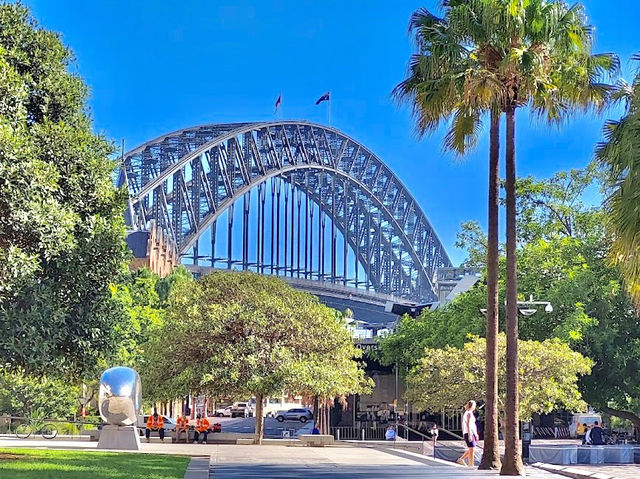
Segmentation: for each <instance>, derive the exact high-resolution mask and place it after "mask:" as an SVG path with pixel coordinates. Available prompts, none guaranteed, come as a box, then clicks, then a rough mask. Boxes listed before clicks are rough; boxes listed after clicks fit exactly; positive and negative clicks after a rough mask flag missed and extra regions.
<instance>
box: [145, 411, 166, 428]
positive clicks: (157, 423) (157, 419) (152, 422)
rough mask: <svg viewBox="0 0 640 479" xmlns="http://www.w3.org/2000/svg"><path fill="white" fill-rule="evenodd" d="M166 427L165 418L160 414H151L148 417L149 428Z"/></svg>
mask: <svg viewBox="0 0 640 479" xmlns="http://www.w3.org/2000/svg"><path fill="white" fill-rule="evenodd" d="M163 428H164V418H163V417H162V416H161V415H160V414H158V416H154V415H153V414H152V415H151V416H149V419H147V429H163Z"/></svg>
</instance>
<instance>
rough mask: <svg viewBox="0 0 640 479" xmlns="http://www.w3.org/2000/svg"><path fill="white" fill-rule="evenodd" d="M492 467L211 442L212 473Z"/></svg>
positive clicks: (353, 450)
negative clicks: (214, 443) (216, 444)
mask: <svg viewBox="0 0 640 479" xmlns="http://www.w3.org/2000/svg"><path fill="white" fill-rule="evenodd" d="M527 472H528V477H530V478H534V479H556V478H560V477H562V476H559V475H556V474H551V473H547V472H544V471H540V470H538V469H534V468H528V470H527ZM497 476H498V474H497V473H496V472H486V471H477V470H474V469H469V468H465V467H461V466H457V465H453V464H452V465H449V464H445V463H442V462H440V461H434V460H432V459H428V458H426V457H423V456H419V455H418V454H412V453H407V452H400V451H397V452H396V451H392V450H385V451H383V450H380V449H372V448H361V447H348V446H347V447H340V446H334V447H325V448H311V447H286V446H263V447H255V446H226V445H220V446H217V447H215V451H214V452H213V454H212V455H211V472H210V473H209V478H210V479H241V478H251V479H258V478H282V479H294V478H295V479H300V478H304V479H320V478H329V479H343V478H344V479H352V478H366V479H377V478H380V479H382V478H385V479H388V478H394V479H395V478H422V479H424V478H443V479H482V478H489V477H497Z"/></svg>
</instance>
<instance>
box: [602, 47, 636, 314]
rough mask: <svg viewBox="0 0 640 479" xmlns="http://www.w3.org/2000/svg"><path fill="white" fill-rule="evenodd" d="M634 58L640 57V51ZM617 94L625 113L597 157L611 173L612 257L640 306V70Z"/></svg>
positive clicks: (608, 129)
mask: <svg viewBox="0 0 640 479" xmlns="http://www.w3.org/2000/svg"><path fill="white" fill-rule="evenodd" d="M633 58H634V60H635V61H640V54H637V55H634V57H633ZM615 97H616V98H617V99H619V100H623V101H625V102H626V105H625V106H626V108H625V114H624V116H623V117H622V118H621V119H620V120H618V121H614V120H611V121H608V122H607V123H606V124H605V128H604V141H603V142H602V143H600V144H599V145H598V148H597V157H598V159H599V160H600V162H601V163H602V164H603V165H605V166H606V168H607V170H608V176H609V178H608V183H609V184H608V189H609V190H610V191H609V195H608V201H607V209H608V213H609V218H610V220H609V224H610V227H611V230H612V232H613V234H614V242H613V246H612V257H613V260H614V262H615V263H616V264H618V265H619V266H620V268H621V269H622V271H623V273H624V275H625V277H626V280H627V288H628V290H629V292H630V293H631V297H632V299H633V301H634V302H635V304H636V306H637V307H638V308H639V309H640V210H639V209H638V194H639V193H638V192H640V160H639V158H640V154H639V152H640V136H639V135H638V130H639V129H640V74H638V75H636V77H635V79H634V81H633V83H632V84H631V85H629V84H627V83H625V82H624V81H622V82H620V83H619V85H618V87H617V90H616V92H615Z"/></svg>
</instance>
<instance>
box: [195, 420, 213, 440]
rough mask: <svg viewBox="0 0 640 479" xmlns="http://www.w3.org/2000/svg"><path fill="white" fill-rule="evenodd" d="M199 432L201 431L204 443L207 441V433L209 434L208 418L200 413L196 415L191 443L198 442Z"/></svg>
mask: <svg viewBox="0 0 640 479" xmlns="http://www.w3.org/2000/svg"><path fill="white" fill-rule="evenodd" d="M200 433H202V442H203V443H204V444H206V443H207V434H209V420H208V419H207V418H206V417H204V418H203V417H202V415H201V414H198V415H197V416H196V427H195V431H194V432H193V443H194V444H195V443H196V442H198V439H199V438H200Z"/></svg>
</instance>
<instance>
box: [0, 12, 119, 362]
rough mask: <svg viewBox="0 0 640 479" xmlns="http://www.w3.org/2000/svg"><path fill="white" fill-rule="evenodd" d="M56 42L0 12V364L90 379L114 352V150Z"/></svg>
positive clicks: (27, 19)
mask: <svg viewBox="0 0 640 479" xmlns="http://www.w3.org/2000/svg"><path fill="white" fill-rule="evenodd" d="M86 98H87V87H86V86H85V85H84V83H83V81H82V79H81V78H80V77H79V76H78V75H77V74H76V73H75V72H74V71H73V56H72V53H71V52H70V51H69V49H67V48H66V47H65V46H64V45H63V44H62V42H61V41H60V39H59V37H58V35H57V34H55V33H53V32H49V31H46V30H44V29H42V28H40V27H39V26H38V24H37V22H36V21H35V20H34V19H33V18H32V17H31V16H30V14H29V12H28V10H27V9H26V8H25V7H23V6H21V5H20V4H11V3H10V4H7V3H3V4H0V358H2V361H3V363H4V365H5V366H10V367H14V368H24V369H25V370H26V371H31V372H40V371H46V370H48V371H55V372H56V373H65V372H66V373H73V374H77V375H80V374H83V373H85V374H93V373H94V372H95V368H96V365H97V363H98V361H99V360H100V358H101V357H103V356H104V354H106V353H107V352H109V351H110V350H112V349H113V348H114V346H115V344H116V343H117V341H118V338H117V336H116V335H115V334H114V333H115V331H116V329H117V325H118V324H119V323H120V321H122V317H121V316H120V315H119V314H118V313H117V311H115V309H114V308H113V302H112V301H113V300H112V297H111V291H110V289H109V285H110V283H112V282H114V281H116V280H117V278H118V276H119V275H120V274H121V273H122V272H123V271H124V268H125V267H126V260H127V252H126V248H125V244H124V241H123V237H124V221H123V215H122V212H123V210H124V199H125V195H126V193H125V192H124V191H118V190H116V189H115V188H114V186H113V183H112V176H111V175H112V173H113V171H114V167H115V163H114V162H113V161H111V160H110V159H109V156H110V155H111V154H112V153H113V151H114V149H113V145H112V144H111V143H110V142H109V141H107V140H106V139H105V138H103V137H102V136H100V135H96V134H94V133H93V132H92V131H91V121H90V118H89V115H88V113H87V106H86Z"/></svg>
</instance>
